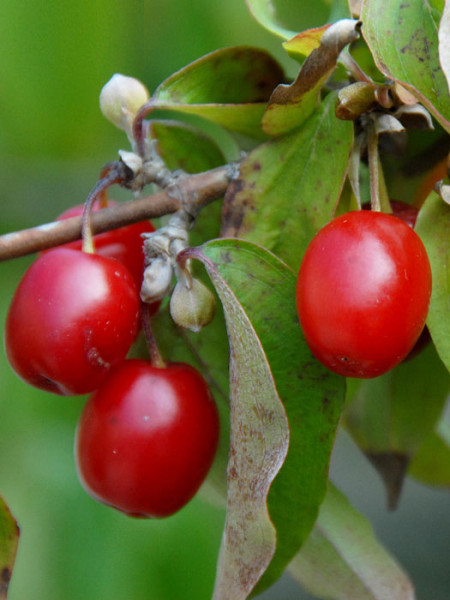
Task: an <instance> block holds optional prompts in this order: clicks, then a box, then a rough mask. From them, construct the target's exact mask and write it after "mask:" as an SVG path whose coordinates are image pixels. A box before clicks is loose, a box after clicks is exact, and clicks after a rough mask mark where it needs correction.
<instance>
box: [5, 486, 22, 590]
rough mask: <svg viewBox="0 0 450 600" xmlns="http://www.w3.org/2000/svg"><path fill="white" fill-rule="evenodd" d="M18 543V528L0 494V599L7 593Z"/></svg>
mask: <svg viewBox="0 0 450 600" xmlns="http://www.w3.org/2000/svg"><path fill="white" fill-rule="evenodd" d="M18 543H19V528H18V526H17V523H16V520H15V519H14V517H13V516H12V514H11V512H10V510H9V508H8V506H7V505H6V503H5V501H4V500H3V498H2V497H1V496H0V600H6V597H7V595H8V586H9V581H10V579H11V575H12V570H13V566H14V561H15V558H16V552H17V545H18Z"/></svg>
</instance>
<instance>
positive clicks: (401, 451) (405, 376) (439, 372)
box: [345, 344, 450, 508]
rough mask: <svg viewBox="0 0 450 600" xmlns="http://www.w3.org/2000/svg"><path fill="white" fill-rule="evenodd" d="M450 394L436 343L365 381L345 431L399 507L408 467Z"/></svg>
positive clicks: (349, 410) (392, 504) (390, 500)
mask: <svg viewBox="0 0 450 600" xmlns="http://www.w3.org/2000/svg"><path fill="white" fill-rule="evenodd" d="M449 392H450V375H449V373H448V372H447V370H446V369H445V367H444V365H443V364H442V362H441V360H440V359H439V357H438V355H437V353H436V351H435V349H434V347H433V345H432V344H430V345H429V347H428V348H427V349H426V350H424V351H422V352H421V353H420V354H419V355H418V356H416V357H415V358H414V359H411V360H407V361H404V362H403V363H401V364H400V365H399V366H397V367H396V368H395V369H393V370H392V371H390V372H389V373H386V374H385V375H382V376H381V377H377V378H375V379H372V380H364V381H362V382H361V383H360V385H359V386H358V388H357V391H356V393H355V395H354V397H353V400H352V401H351V403H350V405H349V406H348V408H347V412H346V417H345V426H346V427H347V429H348V431H349V432H350V434H351V435H352V437H353V438H354V439H355V441H356V443H357V444H358V445H359V447H360V448H361V449H362V450H363V451H364V453H365V454H366V456H367V457H368V458H369V459H370V460H371V461H372V462H373V464H374V465H375V467H376V468H377V469H378V470H379V472H380V474H381V476H382V477H383V480H384V482H385V485H386V488H387V493H388V503H389V506H390V507H391V508H394V507H395V505H396V503H397V501H398V497H399V494H400V491H401V487H402V483H403V479H404V476H405V474H406V470H407V467H408V464H409V462H410V461H411V460H412V459H413V458H414V456H415V455H416V453H417V452H418V450H419V448H420V446H421V444H422V443H423V441H424V440H425V439H426V438H427V437H428V436H429V435H430V434H431V433H432V431H433V430H434V428H435V426H436V424H437V422H438V420H439V418H440V416H441V414H442V410H443V407H444V405H445V402H446V399H447V397H448V394H449Z"/></svg>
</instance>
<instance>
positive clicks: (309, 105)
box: [262, 19, 359, 136]
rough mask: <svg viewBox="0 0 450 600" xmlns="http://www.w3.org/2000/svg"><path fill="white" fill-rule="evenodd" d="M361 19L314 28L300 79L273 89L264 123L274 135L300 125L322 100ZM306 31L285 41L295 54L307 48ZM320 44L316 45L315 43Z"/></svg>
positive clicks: (356, 32) (309, 38)
mask: <svg viewBox="0 0 450 600" xmlns="http://www.w3.org/2000/svg"><path fill="white" fill-rule="evenodd" d="M357 25H358V21H356V20H352V19H342V20H341V21H338V22H337V23H334V24H333V25H330V26H329V27H325V28H321V29H316V30H313V31H311V32H309V33H310V37H308V38H307V39H308V40H309V41H310V45H309V48H312V50H311V53H310V54H309V56H308V58H307V59H306V60H305V62H304V63H303V66H302V68H301V69H300V73H299V74H298V76H297V79H296V80H295V81H294V82H293V83H292V84H290V85H286V84H280V85H279V86H278V87H277V88H276V89H275V91H274V92H273V94H272V96H271V98H270V101H269V104H268V106H267V110H266V112H265V114H264V118H263V122H262V126H263V129H264V131H265V132H266V133H267V134H269V135H272V136H276V135H280V134H284V133H287V132H288V131H292V130H293V129H296V128H297V127H299V126H300V125H301V124H302V123H303V122H304V121H306V119H307V118H308V117H309V116H310V115H311V114H312V113H313V112H314V110H315V109H316V107H317V105H318V104H319V100H320V94H321V91H322V88H323V86H324V84H325V82H326V81H327V79H328V78H329V77H330V75H331V74H332V72H333V71H334V70H335V68H336V66H337V60H338V57H339V54H340V53H341V50H343V48H345V46H346V45H347V44H350V43H351V42H353V41H355V40H356V39H357V38H358V37H359V32H358V27H357ZM304 35H305V34H300V35H299V36H296V37H295V38H294V39H292V40H290V41H289V42H288V43H287V44H285V48H286V49H287V50H288V51H289V52H290V53H291V54H302V53H304V52H305V38H304ZM317 42H318V44H317ZM314 44H315V45H316V47H314V48H313V47H312V46H313V45H314Z"/></svg>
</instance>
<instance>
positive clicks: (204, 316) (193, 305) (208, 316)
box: [170, 279, 216, 332]
mask: <svg viewBox="0 0 450 600" xmlns="http://www.w3.org/2000/svg"><path fill="white" fill-rule="evenodd" d="M215 311H216V299H215V298H214V295H213V294H212V292H211V291H210V290H209V289H208V288H207V287H206V286H204V285H203V283H201V281H199V280H198V279H192V280H191V285H190V287H187V286H186V284H185V283H184V281H178V282H177V284H176V286H175V289H174V290H173V292H172V296H171V298H170V314H171V315H172V319H173V320H174V321H175V323H176V324H177V325H180V326H181V327H185V328H187V329H190V330H191V331H195V332H198V331H200V329H202V328H203V327H204V326H205V325H208V323H210V322H211V321H212V319H213V317H214V313H215Z"/></svg>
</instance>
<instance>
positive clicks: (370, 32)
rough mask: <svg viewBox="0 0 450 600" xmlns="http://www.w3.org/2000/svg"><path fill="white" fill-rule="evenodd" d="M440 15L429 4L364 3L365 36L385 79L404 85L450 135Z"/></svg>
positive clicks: (392, 0) (417, 0)
mask: <svg viewBox="0 0 450 600" xmlns="http://www.w3.org/2000/svg"><path fill="white" fill-rule="evenodd" d="M437 18H438V14H437V11H436V8H434V7H433V5H432V3H430V2H428V1H427V0H410V1H409V2H404V1H403V0H389V2H386V0H363V4H362V11H361V19H362V22H363V28H362V33H363V35H364V37H365V39H366V41H367V44H368V46H369V48H370V50H371V51H372V54H373V56H374V58H375V62H376V64H377V66H378V68H379V69H380V71H381V72H382V73H384V75H385V76H386V77H389V78H390V79H393V80H395V81H398V82H399V83H401V84H402V85H404V86H405V87H406V88H407V89H408V90H409V91H410V92H412V94H413V95H414V96H415V97H416V98H417V100H418V101H419V102H421V103H423V104H424V105H425V106H426V107H427V108H428V110H429V111H430V112H431V113H432V114H433V115H434V117H435V118H436V119H437V120H438V121H439V122H440V123H441V125H442V126H443V127H444V128H445V129H446V130H447V131H450V94H449V89H448V83H447V80H446V78H445V76H444V73H443V72H442V68H441V65H440V62H439V48H438V44H439V42H438V25H437V22H436V21H437Z"/></svg>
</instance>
